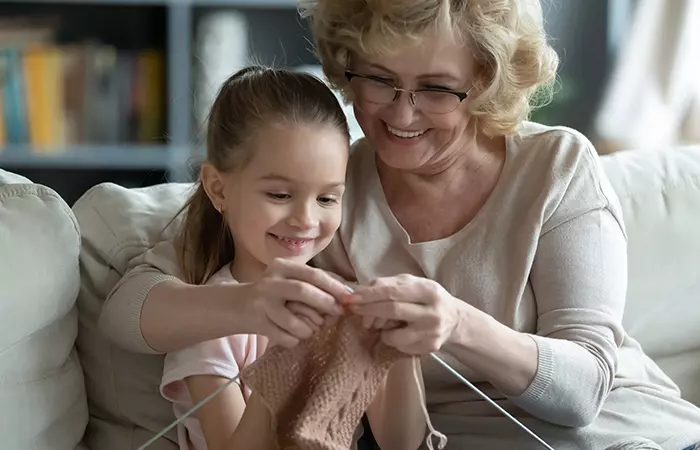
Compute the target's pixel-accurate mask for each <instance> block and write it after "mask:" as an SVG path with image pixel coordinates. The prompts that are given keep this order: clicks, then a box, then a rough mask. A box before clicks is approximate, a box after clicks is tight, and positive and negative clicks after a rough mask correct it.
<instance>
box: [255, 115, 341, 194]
mask: <svg viewBox="0 0 700 450" xmlns="http://www.w3.org/2000/svg"><path fill="white" fill-rule="evenodd" d="M252 144H253V146H254V148H253V155H252V158H251V160H250V162H249V163H248V164H247V165H246V168H245V169H244V173H245V174H246V175H247V176H249V177H253V178H256V179H262V180H270V181H274V180H277V181H285V180H287V181H291V180H297V181H304V180H312V179H314V180H325V182H336V181H338V182H342V181H343V180H344V178H345V170H346V166H347V159H348V153H349V152H348V142H347V138H346V137H345V136H344V135H343V134H342V133H341V132H340V131H339V130H336V129H335V128H333V127H331V126H309V125H298V126H294V127H270V129H269V130H265V131H263V132H261V133H259V135H258V138H257V139H255V140H254V142H253V143H252Z"/></svg>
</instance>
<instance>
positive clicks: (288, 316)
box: [248, 259, 349, 347]
mask: <svg viewBox="0 0 700 450" xmlns="http://www.w3.org/2000/svg"><path fill="white" fill-rule="evenodd" d="M248 287H249V289H250V292H249V293H250V296H249V298H250V300H251V301H250V302H249V304H248V307H249V308H248V309H249V311H248V312H249V316H248V317H250V324H249V328H250V332H251V333H255V334H261V335H264V336H267V337H268V338H269V339H270V341H271V344H272V345H281V346H283V347H294V346H295V345H297V344H298V343H299V341H300V340H303V339H306V338H308V337H310V336H311V335H312V334H313V332H314V331H316V330H317V329H318V328H319V327H320V326H321V325H323V323H324V320H325V319H324V316H329V315H330V316H337V315H340V314H342V313H343V310H342V308H341V306H340V300H341V299H342V298H344V297H346V296H347V295H348V293H349V290H348V289H347V287H346V286H345V285H344V284H343V283H342V282H341V281H339V280H338V279H336V278H334V277H332V276H330V275H329V274H328V273H327V272H325V271H323V270H320V269H316V268H313V267H310V266H307V265H305V264H300V263H296V262H293V261H287V260H283V259H276V260H274V261H273V262H272V263H271V264H270V265H269V266H268V267H267V270H266V271H265V274H264V275H263V276H262V278H260V279H259V280H258V281H256V282H255V283H252V284H250V285H249V286H248Z"/></svg>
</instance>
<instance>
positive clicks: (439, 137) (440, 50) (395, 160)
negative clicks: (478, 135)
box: [350, 34, 475, 173]
mask: <svg viewBox="0 0 700 450" xmlns="http://www.w3.org/2000/svg"><path fill="white" fill-rule="evenodd" d="M351 70H352V72H354V73H357V74H360V75H366V76H371V77H373V78H377V79H379V80H381V81H386V82H388V83H390V84H392V85H394V86H395V87H398V88H403V89H411V90H415V89H433V88H435V89H443V90H447V91H453V92H459V93H464V92H467V91H469V89H470V88H471V87H472V79H473V74H474V71H475V61H474V59H473V57H472V56H471V51H470V49H469V47H468V45H467V44H464V43H461V41H459V40H455V39H453V38H452V37H451V36H449V35H446V34H444V35H443V34H436V35H434V36H429V37H426V38H425V39H423V40H422V41H421V42H420V43H419V44H417V45H411V46H407V47H405V48H401V49H399V50H398V51H396V52H393V53H392V54H391V55H388V56H383V57H381V58H377V59H372V58H367V59H359V60H357V61H355V62H354V64H353V65H352V67H351ZM371 82H372V81H370V82H369V83H371ZM363 83H368V81H367V79H366V78H362V77H355V78H353V79H352V80H351V82H350V86H351V88H352V89H353V91H354V93H355V102H354V109H355V115H356V117H357V121H358V123H359V124H360V126H361V127H362V130H363V132H364V134H365V137H366V138H367V139H368V141H369V142H370V144H371V145H372V147H373V148H374V150H375V151H376V153H377V154H378V156H379V158H380V159H381V161H382V162H383V163H384V164H385V165H387V166H389V167H392V168H396V169H400V170H406V171H411V172H426V173H431V172H435V171H439V170H441V168H443V167H444V166H445V165H446V164H449V161H450V160H451V159H454V158H455V157H456V156H457V155H459V154H460V153H461V151H462V149H463V148H464V146H465V143H466V142H467V140H469V139H470V138H472V137H473V136H472V135H471V134H470V132H469V131H468V125H469V122H470V116H469V115H468V113H467V112H466V111H467V108H466V104H467V102H468V101H469V99H468V97H467V99H465V100H463V101H461V102H460V101H459V97H456V96H452V97H450V98H451V99H452V101H453V103H454V105H453V107H454V108H455V109H454V110H453V111H449V112H442V110H444V109H446V108H439V107H437V108H436V107H435V105H436V104H437V103H438V102H433V101H432V100H433V99H432V98H431V97H422V98H421V97H420V96H422V95H423V94H419V95H418V96H416V104H415V105H414V104H413V103H412V101H411V98H410V95H409V94H407V93H405V92H402V93H401V94H400V95H399V96H398V98H396V99H395V100H394V101H393V102H391V101H389V102H388V103H384V104H380V103H377V102H376V96H372V95H371V93H372V92H374V91H373V88H372V87H371V86H369V87H368V86H367V85H366V84H363ZM429 95H430V94H429ZM448 96H449V94H448ZM448 103H449V100H448ZM426 105H427V106H428V107H425V106H426ZM436 109H439V110H441V111H440V112H439V113H436V112H435V110H436ZM447 109H450V108H447Z"/></svg>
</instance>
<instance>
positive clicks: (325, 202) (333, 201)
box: [318, 197, 338, 206]
mask: <svg viewBox="0 0 700 450" xmlns="http://www.w3.org/2000/svg"><path fill="white" fill-rule="evenodd" d="M318 202H319V203H320V204H322V205H325V206H330V205H335V204H337V203H338V199H336V198H333V197H319V198H318Z"/></svg>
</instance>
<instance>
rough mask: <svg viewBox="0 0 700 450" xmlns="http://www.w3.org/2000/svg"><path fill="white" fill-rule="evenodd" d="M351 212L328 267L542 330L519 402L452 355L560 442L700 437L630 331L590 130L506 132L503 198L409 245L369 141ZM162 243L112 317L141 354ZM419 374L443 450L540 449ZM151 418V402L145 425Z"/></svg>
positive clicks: (562, 449)
mask: <svg viewBox="0 0 700 450" xmlns="http://www.w3.org/2000/svg"><path fill="white" fill-rule="evenodd" d="M344 208H345V211H344V212H345V216H344V221H343V224H342V226H341V229H340V231H339V236H338V238H337V239H335V240H334V242H333V243H332V244H331V247H330V248H329V249H328V250H327V251H326V252H324V253H323V254H322V255H321V256H320V257H319V258H317V263H318V264H319V265H320V266H321V267H324V268H326V269H329V270H332V271H335V272H337V273H339V274H340V275H343V276H345V277H346V278H354V277H356V278H357V279H358V280H359V282H360V283H364V282H367V281H369V280H371V279H373V278H375V277H378V276H387V275H395V274H398V273H410V274H414V275H419V276H426V277H429V278H432V279H434V280H436V281H438V282H440V283H441V284H442V285H443V286H444V287H445V288H446V289H447V290H448V291H449V292H450V293H452V294H453V295H454V296H456V297H457V298H459V299H461V300H463V301H465V302H469V303H470V304H471V305H473V306H474V307H476V308H479V309H481V310H483V311H485V312H487V313H488V314H490V315H492V316H493V317H494V318H496V319H497V320H499V321H500V322H501V323H503V324H505V325H508V326H510V327H512V328H514V329H516V330H519V331H521V332H523V333H529V334H532V335H533V337H534V339H535V341H536V343H537V345H538V349H539V361H538V370H537V374H536V376H535V378H534V380H533V381H532V384H531V386H530V387H529V388H528V389H527V390H526V391H525V392H524V393H523V394H522V395H521V396H518V397H506V396H504V395H502V394H500V393H499V392H498V391H496V390H495V389H494V388H493V387H492V386H491V385H489V384H488V383H486V382H484V380H483V378H482V377H480V376H479V374H476V373H472V371H470V370H469V368H468V367H465V366H464V365H463V364H461V363H459V362H458V361H455V360H454V359H452V358H450V357H449V356H448V355H444V354H443V355H442V356H443V358H445V359H446V360H447V362H449V363H451V364H452V365H453V366H454V367H455V368H457V369H458V370H459V371H460V372H461V373H462V374H463V375H465V376H466V377H467V378H468V379H470V380H471V381H473V382H476V383H478V386H479V387H480V388H481V389H483V390H484V391H485V392H486V393H487V394H488V395H489V396H491V397H492V398H494V399H496V400H497V401H498V403H499V404H500V405H502V406H503V407H504V408H506V409H507V410H508V411H509V412H510V413H512V414H513V415H515V416H516V417H518V418H519V419H520V420H521V421H523V422H524V423H525V424H526V425H527V426H529V427H530V428H532V429H533V430H534V431H535V432H537V433H538V434H539V435H540V436H542V437H543V438H544V439H545V440H546V441H548V443H549V444H550V445H551V446H553V447H554V448H556V449H558V450H569V449H570V450H574V449H600V448H605V447H606V446H607V445H610V444H612V443H614V442H616V441H618V440H620V439H621V438H624V437H628V436H635V435H636V436H641V437H646V438H649V439H651V440H653V441H655V442H657V443H659V444H661V446H662V447H663V448H665V449H669V450H671V449H672V450H679V449H681V448H683V447H684V446H687V445H690V444H691V443H694V442H698V441H700V410H699V409H698V408H696V407H694V406H692V405H690V404H689V403H687V402H685V401H683V400H681V398H680V395H679V392H678V389H677V387H676V386H675V385H674V384H673V383H672V381H671V380H670V379H669V378H668V377H667V376H666V375H665V374H664V373H663V372H662V371H661V370H660V369H659V368H658V367H657V366H656V365H655V364H654V363H653V362H652V361H651V359H649V358H648V357H647V356H645V355H644V353H643V352H642V350H641V348H640V347H639V345H638V344H637V342H636V341H635V340H633V339H632V338H630V337H629V336H628V335H627V334H626V333H625V331H624V329H623V328H622V325H621V319H622V314H623V310H624V304H625V295H626V284H627V278H626V277H627V262H626V237H625V233H624V227H623V224H622V214H621V211H620V207H619V205H618V202H617V200H616V198H615V195H614V193H613V191H612V189H611V187H610V186H609V185H608V183H607V181H606V180H605V179H604V175H603V174H602V169H601V168H600V166H599V164H598V160H597V156H596V154H595V152H594V150H593V149H592V148H591V146H590V144H589V142H588V141H587V140H586V139H585V138H584V137H583V136H581V135H580V134H578V133H575V132H573V131H571V130H568V129H563V128H547V127H543V126H539V125H535V124H526V125H525V126H524V128H523V129H522V130H521V131H520V132H519V133H518V134H516V135H514V136H511V137H509V138H508V140H507V156H506V162H505V166H504V169H503V173H502V175H501V177H500V179H499V182H498V184H497V186H496V187H495V190H494V191H493V194H492V195H491V197H490V198H489V199H488V201H487V202H486V204H485V205H484V207H483V208H482V210H481V211H480V212H479V214H478V215H477V216H476V217H475V218H474V220H473V221H472V222H471V223H470V224H469V225H467V226H466V227H465V228H464V229H462V230H461V231H459V232H457V233H456V234H454V235H453V236H451V237H448V238H446V239H442V240H439V241H434V242H426V243H411V242H410V241H409V239H408V237H407V234H406V232H405V231H404V230H403V229H402V228H401V226H400V224H399V223H398V222H397V220H396V219H395V218H394V216H393V215H392V213H391V210H390V209H389V207H388V205H387V203H386V200H385V197H384V193H383V191H382V188H381V184H380V181H379V177H378V174H377V170H376V165H375V162H374V154H373V152H372V150H371V148H369V146H368V145H367V143H366V142H365V141H360V142H359V143H357V144H356V145H355V150H354V153H353V155H352V158H351V162H350V169H349V175H348V185H347V191H346V198H345V204H344ZM164 246H165V248H164V247H163V246H161V247H159V248H156V249H154V250H153V252H152V253H151V254H150V255H146V257H145V259H144V260H143V262H144V264H142V265H140V266H138V267H135V268H134V269H133V270H132V272H130V274H128V275H127V278H126V279H125V280H123V281H122V283H121V284H120V286H119V287H118V289H116V290H115V291H114V292H113V293H112V295H111V297H110V298H109V299H108V303H107V304H106V305H105V307H104V308H103V311H102V315H101V321H102V325H103V329H105V330H111V331H110V334H111V336H112V337H113V338H115V339H119V341H120V342H121V344H122V345H124V346H126V347H128V348H131V349H132V350H135V351H141V352H146V351H149V349H148V347H147V346H146V345H145V341H144V340H143V337H142V336H141V335H140V333H139V332H138V330H139V326H138V321H139V313H140V310H141V306H142V304H143V301H144V298H145V296H146V294H147V292H148V289H149V288H150V287H151V286H152V285H153V284H155V283H156V282H158V281H159V280H162V279H167V275H165V274H163V271H165V272H167V271H168V268H170V267H173V263H172V257H173V256H174V255H173V254H172V252H171V251H170V250H168V249H167V244H164ZM137 362H138V359H137V358H135V359H134V367H136V363H137ZM423 374H424V379H425V384H426V390H427V398H428V409H429V410H430V412H431V419H432V421H433V425H434V426H435V428H437V429H438V430H440V431H441V432H443V433H445V434H447V435H448V437H449V443H448V447H447V448H450V449H451V448H454V449H462V448H475V449H482V448H483V449H490V450H501V449H502V450H510V449H513V448H518V449H533V450H535V449H539V448H540V447H539V446H538V444H537V443H536V442H535V441H533V440H532V439H530V438H529V437H528V436H527V435H525V434H524V433H523V432H522V431H521V430H519V429H517V428H516V427H515V426H514V425H513V424H511V423H510V422H509V421H508V420H507V419H505V418H504V417H502V416H501V415H500V414H499V413H498V412H497V411H495V410H494V409H493V408H492V407H491V406H490V405H488V404H487V403H486V402H484V401H482V400H481V399H480V398H478V397H477V396H476V395H474V394H473V393H472V392H471V391H470V390H469V389H468V388H466V387H465V386H464V385H462V384H460V382H459V381H458V380H457V379H455V378H454V377H453V376H452V375H451V374H449V373H447V372H446V371H445V370H444V369H443V368H442V367H440V366H438V365H437V364H436V363H433V362H432V361H431V360H430V359H429V358H428V359H425V360H424V361H423ZM123 401H128V399H124V400H123ZM141 407H143V405H141ZM151 417H152V416H149V415H148V411H145V410H144V412H143V423H146V424H148V423H152V420H151ZM130 420H132V421H136V422H138V421H139V420H141V419H139V417H131V418H130Z"/></svg>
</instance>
